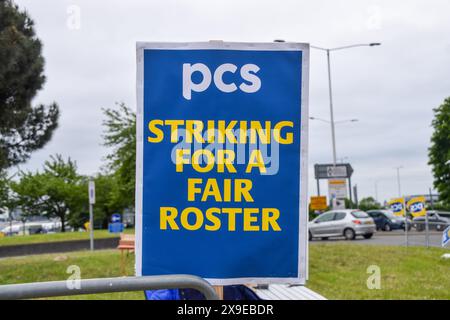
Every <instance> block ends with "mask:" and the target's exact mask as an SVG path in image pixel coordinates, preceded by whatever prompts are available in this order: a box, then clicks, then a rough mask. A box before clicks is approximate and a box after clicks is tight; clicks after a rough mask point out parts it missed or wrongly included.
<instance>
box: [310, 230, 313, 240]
mask: <svg viewBox="0 0 450 320" xmlns="http://www.w3.org/2000/svg"><path fill="white" fill-rule="evenodd" d="M312 238H313V237H312V233H311V231H309V241H311V240H312Z"/></svg>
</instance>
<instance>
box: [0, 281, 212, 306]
mask: <svg viewBox="0 0 450 320" xmlns="http://www.w3.org/2000/svg"><path fill="white" fill-rule="evenodd" d="M68 281H70V282H73V281H74V280H68ZM68 281H51V282H34V283H23V284H12V285H3V286H0V300H13V299H31V298H48V297H60V296H71V295H81V294H94V293H111V292H128V291H140V290H157V289H176V288H180V289H187V288H190V289H196V290H198V291H200V292H201V293H203V295H204V296H205V297H206V299H208V300H218V299H219V298H218V296H217V294H216V292H215V290H214V288H213V287H212V286H211V285H210V284H209V283H208V282H206V281H205V280H204V279H202V278H200V277H197V276H191V275H167V276H146V277H124V278H104V279H87V280H79V281H80V283H79V284H80V286H79V289H76V288H74V289H70V288H69V286H68ZM75 281H76V280H75Z"/></svg>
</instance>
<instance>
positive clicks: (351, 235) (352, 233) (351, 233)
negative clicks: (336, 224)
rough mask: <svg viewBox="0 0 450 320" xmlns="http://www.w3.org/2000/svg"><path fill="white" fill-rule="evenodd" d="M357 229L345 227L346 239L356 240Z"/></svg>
mask: <svg viewBox="0 0 450 320" xmlns="http://www.w3.org/2000/svg"><path fill="white" fill-rule="evenodd" d="M355 236H356V235H355V231H353V230H352V229H345V230H344V237H345V240H354V239H355Z"/></svg>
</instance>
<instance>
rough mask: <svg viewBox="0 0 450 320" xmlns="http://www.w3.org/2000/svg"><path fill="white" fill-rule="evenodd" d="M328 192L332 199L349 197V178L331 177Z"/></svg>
mask: <svg viewBox="0 0 450 320" xmlns="http://www.w3.org/2000/svg"><path fill="white" fill-rule="evenodd" d="M328 193H329V197H330V199H345V198H347V180H345V179H329V180H328Z"/></svg>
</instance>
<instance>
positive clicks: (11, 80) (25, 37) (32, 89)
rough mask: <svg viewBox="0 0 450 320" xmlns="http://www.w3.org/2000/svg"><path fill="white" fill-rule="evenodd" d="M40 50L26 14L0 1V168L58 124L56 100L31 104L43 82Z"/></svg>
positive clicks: (25, 155)
mask: <svg viewBox="0 0 450 320" xmlns="http://www.w3.org/2000/svg"><path fill="white" fill-rule="evenodd" d="M41 50H42V44H41V42H40V41H39V39H38V38H37V37H36V34H35V31H34V23H33V21H32V20H31V18H30V17H29V16H28V14H27V13H26V12H25V11H20V10H19V8H18V7H17V5H15V4H14V2H13V1H11V0H2V1H0V61H1V63H0V170H2V169H5V168H8V167H10V166H12V165H15V164H17V163H21V162H24V161H25V160H27V159H28V158H29V157H30V154H31V152H33V151H35V150H37V149H40V148H42V147H43V146H44V145H45V144H46V143H47V142H48V141H49V140H50V139H51V137H52V134H53V131H54V130H55V129H56V127H57V125H58V117H59V109H58V106H57V105H56V103H53V104H51V105H49V106H44V105H42V104H41V105H38V106H36V107H33V106H32V105H31V102H32V100H33V98H34V97H35V96H36V94H37V92H38V91H39V90H40V89H42V86H43V85H44V82H45V76H44V74H43V72H44V58H43V57H42V54H41Z"/></svg>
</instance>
